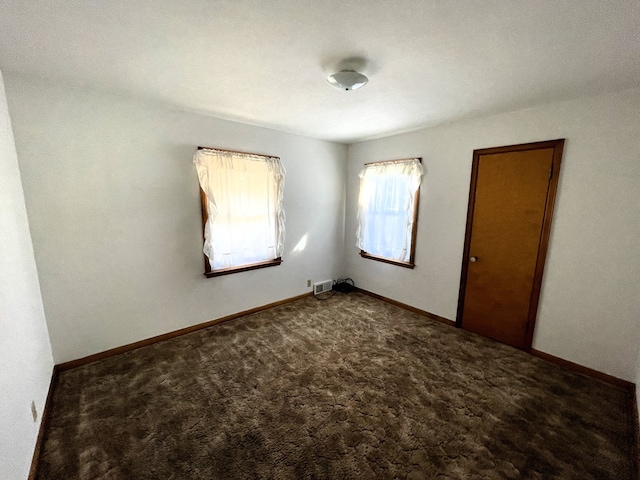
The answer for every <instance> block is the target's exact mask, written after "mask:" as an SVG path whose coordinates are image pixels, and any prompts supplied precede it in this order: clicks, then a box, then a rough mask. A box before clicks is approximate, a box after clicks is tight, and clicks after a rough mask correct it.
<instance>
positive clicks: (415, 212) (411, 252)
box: [358, 157, 422, 269]
mask: <svg viewBox="0 0 640 480" xmlns="http://www.w3.org/2000/svg"><path fill="white" fill-rule="evenodd" d="M408 160H418V162H419V163H420V164H422V157H408V158H401V159H398V160H383V161H380V162H368V163H365V164H364V167H366V166H367V165H382V164H389V163H401V162H406V161H408ZM421 186H422V182H420V185H418V188H417V189H416V192H415V193H414V195H413V205H414V208H413V219H412V221H413V223H412V226H411V246H410V248H409V261H408V262H403V261H401V260H393V259H390V258H387V257H382V256H380V255H373V254H371V253H368V252H366V251H365V250H362V249H360V256H361V257H362V258H368V259H369V260H375V261H377V262H383V263H388V264H390V265H397V266H399V267H404V268H410V269H413V268H415V266H416V263H415V257H416V238H417V236H418V210H419V207H420V187H421ZM359 193H360V192H359V191H358V195H359Z"/></svg>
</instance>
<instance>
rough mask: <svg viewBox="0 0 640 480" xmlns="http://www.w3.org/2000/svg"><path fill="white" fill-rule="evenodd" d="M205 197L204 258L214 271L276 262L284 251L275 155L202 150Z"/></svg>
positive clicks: (198, 159)
mask: <svg viewBox="0 0 640 480" xmlns="http://www.w3.org/2000/svg"><path fill="white" fill-rule="evenodd" d="M193 162H194V163H195V164H196V168H197V171H198V179H199V181H200V187H201V188H202V190H203V191H204V192H205V194H206V195H207V200H208V205H207V206H208V214H209V218H208V220H207V223H206V225H205V241H204V248H203V251H204V254H205V255H206V256H207V257H208V258H209V264H210V265H211V268H212V270H217V269H222V268H232V267H238V266H242V265H247V264H252V263H258V262H264V261H269V260H274V259H276V258H278V257H281V256H282V253H283V251H284V238H285V230H284V209H283V207H282V194H283V189H284V174H285V171H284V168H283V167H282V165H281V164H280V159H279V158H277V157H265V156H262V155H251V154H244V153H236V152H228V151H222V150H211V149H200V150H198V151H197V152H196V154H195V156H194V158H193Z"/></svg>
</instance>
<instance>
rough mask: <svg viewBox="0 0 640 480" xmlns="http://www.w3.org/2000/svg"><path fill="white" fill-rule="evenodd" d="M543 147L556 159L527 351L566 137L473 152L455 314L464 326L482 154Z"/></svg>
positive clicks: (526, 346)
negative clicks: (551, 151) (472, 231)
mask: <svg viewBox="0 0 640 480" xmlns="http://www.w3.org/2000/svg"><path fill="white" fill-rule="evenodd" d="M542 148H553V159H552V161H551V171H550V172H549V175H550V180H549V188H548V190H547V199H546V204H545V209H544V217H543V220H542V231H541V234H540V243H539V245H538V258H537V260H536V267H535V273H534V277H533V288H532V290H531V299H530V302H529V312H528V315H527V334H526V337H525V342H524V348H523V350H524V351H526V352H529V351H531V343H532V342H533V331H534V327H535V323H536V316H537V313H538V303H539V301H540V291H541V288H542V275H543V273H544V265H545V260H546V258H547V250H548V248H549V236H550V234H551V221H552V219H553V207H554V205H555V200H556V191H557V189H558V180H559V178H560V163H561V162H562V151H563V148H564V138H561V139H557V140H548V141H544V142H534V143H522V144H518V145H507V146H504V147H493V148H482V149H479V150H474V151H473V164H472V166H471V184H470V187H469V206H468V209H467V227H466V232H465V236H464V251H463V254H462V274H461V276H460V291H459V294H458V312H457V314H456V327H458V328H461V327H462V326H463V318H462V316H463V310H464V297H465V292H466V288H467V273H468V269H469V255H470V251H469V250H470V248H471V230H472V227H473V213H474V207H475V197H476V188H477V183H478V168H479V163H480V157H481V156H482V155H491V154H496V153H508V152H518V151H522V150H537V149H542Z"/></svg>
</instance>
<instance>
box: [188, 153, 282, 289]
mask: <svg viewBox="0 0 640 480" xmlns="http://www.w3.org/2000/svg"><path fill="white" fill-rule="evenodd" d="M203 149H207V150H217V151H221V152H228V153H237V154H240V155H254V156H258V157H265V158H278V159H279V157H274V156H273V155H264V154H262V153H252V152H241V151H238V150H229V149H222V148H213V147H200V146H199V147H198V150H203ZM199 188H200V209H201V214H202V243H203V245H204V242H205V229H206V225H207V221H208V220H209V208H208V205H209V200H208V197H207V194H206V193H205V191H204V190H203V189H202V187H201V186H199ZM202 256H203V257H204V276H205V277H207V278H212V277H220V276H222V275H229V274H232V273H239V272H246V271H249V270H257V269H259V268H266V267H275V266H277V265H280V264H281V263H282V257H277V258H274V259H273V260H266V261H264V262H256V263H248V264H245V265H240V266H237V267H230V268H219V269H216V270H214V269H213V268H211V263H210V262H209V257H207V255H206V254H205V253H204V252H203V254H202Z"/></svg>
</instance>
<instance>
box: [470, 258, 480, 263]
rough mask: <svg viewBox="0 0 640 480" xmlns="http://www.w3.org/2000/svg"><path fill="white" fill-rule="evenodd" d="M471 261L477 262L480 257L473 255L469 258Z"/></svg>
mask: <svg viewBox="0 0 640 480" xmlns="http://www.w3.org/2000/svg"><path fill="white" fill-rule="evenodd" d="M469 261H470V262H471V263H476V262H477V261H478V257H471V258H470V259H469Z"/></svg>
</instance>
